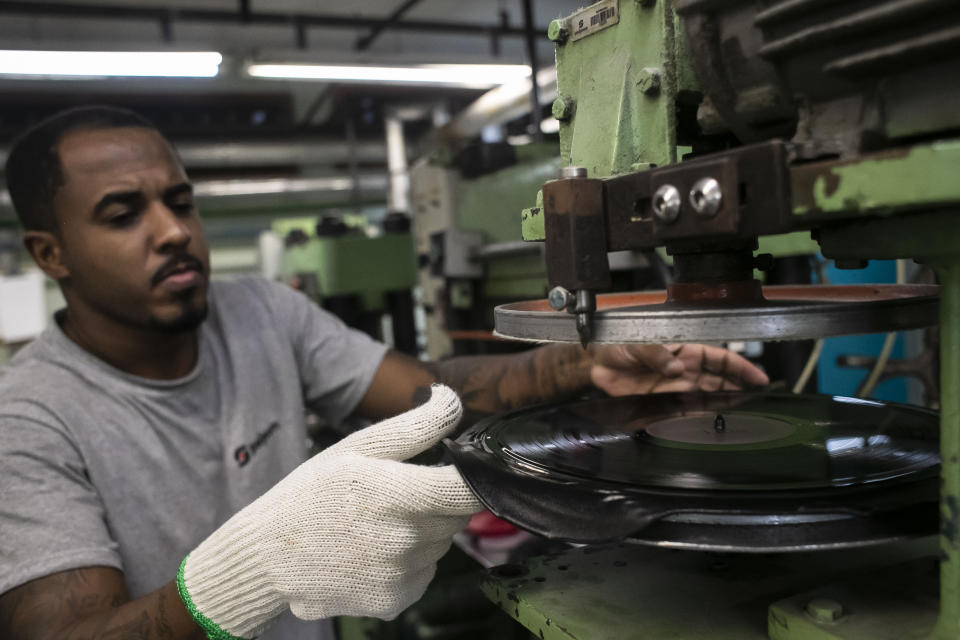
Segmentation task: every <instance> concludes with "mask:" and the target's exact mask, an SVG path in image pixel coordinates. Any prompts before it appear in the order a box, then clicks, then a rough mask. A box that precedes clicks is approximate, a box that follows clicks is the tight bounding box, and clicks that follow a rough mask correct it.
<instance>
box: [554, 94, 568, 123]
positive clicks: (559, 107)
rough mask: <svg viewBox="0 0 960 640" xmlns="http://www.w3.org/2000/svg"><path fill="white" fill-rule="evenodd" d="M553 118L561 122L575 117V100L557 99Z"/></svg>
mask: <svg viewBox="0 0 960 640" xmlns="http://www.w3.org/2000/svg"><path fill="white" fill-rule="evenodd" d="M553 117H554V118H556V119H557V120H559V121H561V122H564V121H566V120H569V119H570V118H571V117H573V100H571V99H570V98H557V99H556V100H554V101H553Z"/></svg>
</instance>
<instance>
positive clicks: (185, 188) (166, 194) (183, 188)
mask: <svg viewBox="0 0 960 640" xmlns="http://www.w3.org/2000/svg"><path fill="white" fill-rule="evenodd" d="M185 193H193V185H192V184H190V183H189V182H181V183H180V184H175V185H173V186H172V187H168V188H167V189H165V190H164V191H163V199H164V200H169V199H171V198H176V197H177V196H180V195H183V194H185Z"/></svg>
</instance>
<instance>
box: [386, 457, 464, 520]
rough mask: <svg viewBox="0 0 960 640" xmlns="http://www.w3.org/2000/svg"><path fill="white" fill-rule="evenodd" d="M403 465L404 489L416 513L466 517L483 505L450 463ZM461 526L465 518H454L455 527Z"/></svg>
mask: <svg viewBox="0 0 960 640" xmlns="http://www.w3.org/2000/svg"><path fill="white" fill-rule="evenodd" d="M404 467H406V468H405V469H403V470H402V472H401V477H402V478H403V480H404V482H403V484H404V491H409V493H410V498H411V506H414V507H415V508H416V509H417V511H418V512H419V513H427V514H431V515H443V516H470V515H473V514H474V513H477V512H478V511H483V505H482V504H480V501H479V500H477V497H476V496H475V495H473V492H472V491H471V490H470V488H469V487H468V486H467V483H466V482H465V481H464V480H463V477H462V476H461V475H460V472H459V471H457V468H456V467H454V466H453V465H446V466H442V467H420V466H414V465H409V464H407V465H404ZM457 523H459V524H457ZM464 526H466V522H465V521H459V520H458V521H454V529H455V530H457V531H459V530H460V529H462V528H463V527H464Z"/></svg>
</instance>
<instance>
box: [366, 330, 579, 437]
mask: <svg viewBox="0 0 960 640" xmlns="http://www.w3.org/2000/svg"><path fill="white" fill-rule="evenodd" d="M590 367H591V359H590V358H588V357H586V356H585V352H584V351H583V349H581V348H580V347H579V346H578V345H566V344H556V345H548V346H545V347H540V348H538V349H530V350H529V351H524V352H521V353H516V354H509V355H496V356H461V357H458V358H450V359H448V360H442V361H439V362H420V361H419V360H416V359H414V358H411V357H409V356H405V355H403V354H400V353H396V352H393V351H391V352H389V353H388V354H387V356H386V358H384V360H383V362H382V363H381V365H380V368H379V369H378V370H377V373H376V374H375V375H374V378H373V381H372V382H371V384H370V388H369V389H368V390H367V393H366V395H365V396H364V398H363V400H361V402H360V405H359V407H358V408H357V413H358V414H360V415H362V416H364V417H368V418H373V419H382V418H384V417H388V416H391V415H396V414H398V413H401V412H403V411H407V410H409V409H410V408H412V407H414V406H417V405H419V404H421V403H422V402H423V401H425V400H426V399H427V398H429V397H430V385H431V384H433V383H434V382H440V383H443V384H445V385H447V386H449V387H450V388H452V389H453V390H455V391H456V392H457V393H458V394H459V395H460V398H461V400H462V402H463V408H464V412H465V420H464V424H470V423H471V422H473V421H474V420H476V419H478V418H480V417H482V416H484V415H489V414H492V413H497V412H499V411H507V410H510V409H515V408H518V407H523V406H527V405H531V404H536V403H539V402H546V401H549V400H557V399H562V398H565V397H569V396H571V395H573V394H576V393H577V392H579V391H582V390H584V389H587V388H589V387H590V386H591V383H590Z"/></svg>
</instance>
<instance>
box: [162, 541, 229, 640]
mask: <svg viewBox="0 0 960 640" xmlns="http://www.w3.org/2000/svg"><path fill="white" fill-rule="evenodd" d="M189 557H190V556H189V555H188V556H187V558H189ZM187 558H184V559H183V562H181V563H180V569H179V570H178V571H177V593H179V594H180V599H181V600H183V606H185V607H186V608H187V611H188V612H189V613H190V617H192V618H193V620H194V622H196V623H197V624H198V625H199V626H200V628H201V629H203V631H204V632H205V633H206V634H207V638H209V639H210V640H245V639H244V638H238V637H237V636H233V635H230V634H229V633H227V632H226V631H224V630H223V629H221V628H220V627H219V626H218V625H217V623H216V622H214V621H213V620H211V619H210V618H208V617H207V616H205V615H203V614H202V613H200V610H199V609H197V606H196V605H195V604H193V599H192V598H191V597H190V593H188V592H187V585H186V584H184V582H183V568H184V567H185V566H187Z"/></svg>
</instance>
